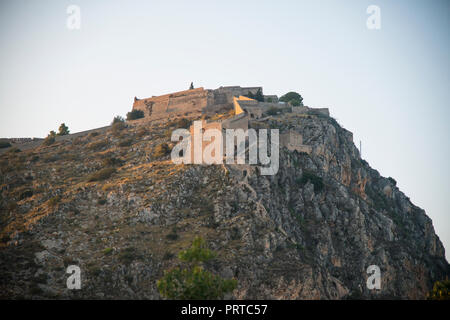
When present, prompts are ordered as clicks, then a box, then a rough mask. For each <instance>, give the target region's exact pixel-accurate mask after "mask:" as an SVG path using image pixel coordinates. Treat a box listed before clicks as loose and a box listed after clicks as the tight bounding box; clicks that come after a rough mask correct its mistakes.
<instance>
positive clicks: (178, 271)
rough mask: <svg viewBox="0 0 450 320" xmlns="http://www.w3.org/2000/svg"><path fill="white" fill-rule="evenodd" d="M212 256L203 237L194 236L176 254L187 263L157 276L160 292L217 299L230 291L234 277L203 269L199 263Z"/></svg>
mask: <svg viewBox="0 0 450 320" xmlns="http://www.w3.org/2000/svg"><path fill="white" fill-rule="evenodd" d="M215 256H216V254H215V253H214V252H213V251H211V250H209V249H208V248H207V247H206V243H205V241H204V240H203V239H202V238H200V237H196V238H195V239H194V241H193V242H192V246H191V248H189V249H187V250H183V251H181V252H180V253H179V254H178V258H179V259H180V260H181V261H182V262H184V263H185V264H186V265H187V266H186V267H185V268H178V267H177V268H174V269H171V270H166V271H165V272H164V277H162V278H161V279H159V280H158V282H157V287H158V291H159V293H160V294H161V296H163V297H165V298H168V299H183V300H191V299H193V300H205V299H220V298H223V296H224V295H225V293H228V292H232V291H233V290H234V289H235V288H236V286H237V281H236V280H235V279H223V278H221V277H220V276H216V275H213V274H212V273H211V272H209V271H206V270H204V268H203V266H202V264H203V263H204V262H207V261H209V260H211V259H213V258H215Z"/></svg>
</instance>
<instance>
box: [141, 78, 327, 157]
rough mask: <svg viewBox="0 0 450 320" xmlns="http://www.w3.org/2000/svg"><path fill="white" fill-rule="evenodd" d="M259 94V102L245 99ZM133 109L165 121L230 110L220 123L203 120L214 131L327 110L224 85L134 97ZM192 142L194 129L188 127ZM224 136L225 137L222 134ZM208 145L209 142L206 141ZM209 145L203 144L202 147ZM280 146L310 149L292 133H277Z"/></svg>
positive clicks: (259, 89) (252, 89)
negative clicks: (229, 114)
mask: <svg viewBox="0 0 450 320" xmlns="http://www.w3.org/2000/svg"><path fill="white" fill-rule="evenodd" d="M258 94H259V97H260V99H259V100H264V101H258V100H256V99H252V98H249V97H248V96H253V97H254V96H256V95H258ZM133 110H140V111H143V112H144V120H147V121H148V120H150V121H152V120H165V119H169V118H171V119H172V118H176V117H182V116H189V115H190V114H194V113H202V114H205V115H213V114H216V113H220V112H226V111H231V110H233V111H234V112H233V116H232V117H231V118H228V119H224V120H212V121H208V120H203V121H202V128H203V130H205V129H206V130H207V129H217V130H220V131H224V130H226V129H242V130H244V131H246V130H248V129H249V128H251V127H253V124H254V123H253V122H261V121H265V120H268V119H270V118H271V117H273V116H275V115H277V114H285V115H286V116H297V115H301V114H305V113H308V112H310V111H313V112H315V113H319V114H321V115H323V116H329V110H328V108H314V109H312V108H309V107H307V106H304V105H300V106H292V105H290V104H289V103H284V102H279V99H278V97H277V96H276V95H264V94H263V88H262V87H240V86H228V87H219V88H218V89H214V90H211V89H204V88H202V87H201V88H196V89H190V90H185V91H179V92H174V93H170V94H165V95H161V96H153V97H151V98H145V99H138V98H134V103H133ZM190 132H191V136H192V139H194V128H193V126H191V127H190ZM224 136H225V135H224ZM210 143H212V142H210ZM208 145H209V143H203V146H202V148H203V149H204V148H206V147H207V146H208ZM280 146H282V147H286V148H287V149H289V150H291V151H294V150H295V151H297V152H306V153H311V147H310V146H307V145H303V138H302V135H301V134H299V133H298V132H296V131H294V130H288V131H286V132H281V133H280Z"/></svg>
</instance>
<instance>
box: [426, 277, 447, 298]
mask: <svg viewBox="0 0 450 320" xmlns="http://www.w3.org/2000/svg"><path fill="white" fill-rule="evenodd" d="M428 299H429V300H450V280H448V279H446V280H442V281H436V282H435V283H434V285H433V290H432V291H431V292H430V293H429V294H428Z"/></svg>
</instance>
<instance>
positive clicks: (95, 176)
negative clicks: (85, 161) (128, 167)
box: [87, 168, 116, 182]
mask: <svg viewBox="0 0 450 320" xmlns="http://www.w3.org/2000/svg"><path fill="white" fill-rule="evenodd" d="M115 172H116V169H115V168H104V169H101V170H99V171H97V172H94V173H92V174H90V175H89V176H88V178H87V181H88V182H94V181H101V180H106V179H108V178H109V177H111V175H112V174H113V173H115Z"/></svg>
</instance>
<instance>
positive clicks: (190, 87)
mask: <svg viewBox="0 0 450 320" xmlns="http://www.w3.org/2000/svg"><path fill="white" fill-rule="evenodd" d="M192 89H194V83H193V82H191V85H190V86H189V90H192Z"/></svg>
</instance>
